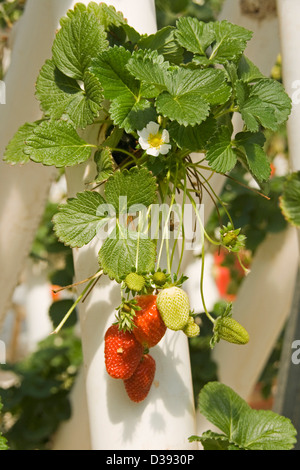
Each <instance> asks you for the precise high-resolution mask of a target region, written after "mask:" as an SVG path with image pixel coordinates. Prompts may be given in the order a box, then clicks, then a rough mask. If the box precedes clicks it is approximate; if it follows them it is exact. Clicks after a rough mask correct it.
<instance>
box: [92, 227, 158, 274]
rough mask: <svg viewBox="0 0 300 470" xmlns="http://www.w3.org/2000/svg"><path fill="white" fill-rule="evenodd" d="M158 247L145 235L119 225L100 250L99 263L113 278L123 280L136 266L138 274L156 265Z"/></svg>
mask: <svg viewBox="0 0 300 470" xmlns="http://www.w3.org/2000/svg"><path fill="white" fill-rule="evenodd" d="M155 258H156V247H155V243H154V242H153V240H150V239H149V238H147V237H146V236H145V235H143V234H141V233H139V232H134V231H131V230H127V229H126V228H124V227H121V226H118V227H116V229H115V230H114V231H113V232H112V233H111V234H110V236H109V237H108V238H107V239H106V240H105V242H104V243H103V245H102V247H101V249H100V251H99V258H98V260H99V265H100V267H101V269H103V272H104V273H105V274H107V275H108V276H109V277H110V278H111V279H115V280H116V281H117V282H121V280H122V279H124V277H125V276H126V275H127V274H129V273H130V272H132V268H133V267H134V268H136V272H137V273H138V274H142V273H145V272H150V271H152V270H153V269H154V267H155Z"/></svg>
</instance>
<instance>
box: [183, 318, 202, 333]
mask: <svg viewBox="0 0 300 470" xmlns="http://www.w3.org/2000/svg"><path fill="white" fill-rule="evenodd" d="M182 331H183V332H184V334H185V335H186V336H187V337H188V338H193V337H194V336H198V335H199V334H200V326H199V325H197V323H195V320H194V318H193V317H191V316H190V317H189V319H188V322H187V324H186V325H185V327H184V328H183V330H182Z"/></svg>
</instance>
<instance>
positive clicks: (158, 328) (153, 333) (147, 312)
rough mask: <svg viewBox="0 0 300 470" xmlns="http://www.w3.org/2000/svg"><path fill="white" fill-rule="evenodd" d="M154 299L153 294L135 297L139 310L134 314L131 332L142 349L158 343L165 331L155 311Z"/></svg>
mask: <svg viewBox="0 0 300 470" xmlns="http://www.w3.org/2000/svg"><path fill="white" fill-rule="evenodd" d="M156 297H157V296H156V295H153V294H148V295H139V296H137V297H135V299H136V301H137V306H138V307H139V308H140V310H136V312H135V316H134V318H133V323H134V325H135V327H134V328H133V330H132V332H133V334H134V336H135V337H136V339H137V340H138V341H139V342H140V343H141V344H142V345H143V346H144V348H148V349H149V348H152V347H153V346H155V345H156V344H157V343H159V341H160V340H161V339H162V337H163V336H164V334H165V332H166V329H167V327H166V325H165V324H164V322H163V320H162V318H161V316H160V313H159V311H158V309H157V306H156Z"/></svg>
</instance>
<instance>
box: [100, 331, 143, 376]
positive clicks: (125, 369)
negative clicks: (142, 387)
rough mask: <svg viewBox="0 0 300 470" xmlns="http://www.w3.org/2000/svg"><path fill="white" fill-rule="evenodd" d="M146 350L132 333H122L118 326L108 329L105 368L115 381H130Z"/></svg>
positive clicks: (105, 340)
mask: <svg viewBox="0 0 300 470" xmlns="http://www.w3.org/2000/svg"><path fill="white" fill-rule="evenodd" d="M143 352H144V348H143V346H142V345H141V343H139V342H138V341H137V339H136V338H135V336H134V334H133V333H132V332H130V331H122V330H120V329H119V326H118V325H117V324H114V325H112V326H110V327H109V328H108V330H107V331H106V333H105V338H104V356H105V366H106V370H107V372H108V374H109V375H110V376H111V377H113V378H115V379H123V380H124V379H128V378H129V377H131V375H132V374H133V373H134V371H135V369H136V368H137V366H138V365H139V362H140V360H141V358H142V356H143Z"/></svg>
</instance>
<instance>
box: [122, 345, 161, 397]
mask: <svg viewBox="0 0 300 470" xmlns="http://www.w3.org/2000/svg"><path fill="white" fill-rule="evenodd" d="M155 369H156V364H155V360H154V359H153V357H152V356H150V354H145V355H144V356H143V357H142V360H141V361H140V363H139V365H138V366H137V368H136V370H135V371H134V373H133V374H132V376H131V377H130V378H129V379H127V380H124V385H125V390H126V392H127V395H128V396H129V398H130V400H131V401H134V402H135V403H139V402H141V401H143V400H144V399H145V398H146V397H147V395H148V393H149V391H150V388H151V385H152V382H153V380H154V375H155Z"/></svg>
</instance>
